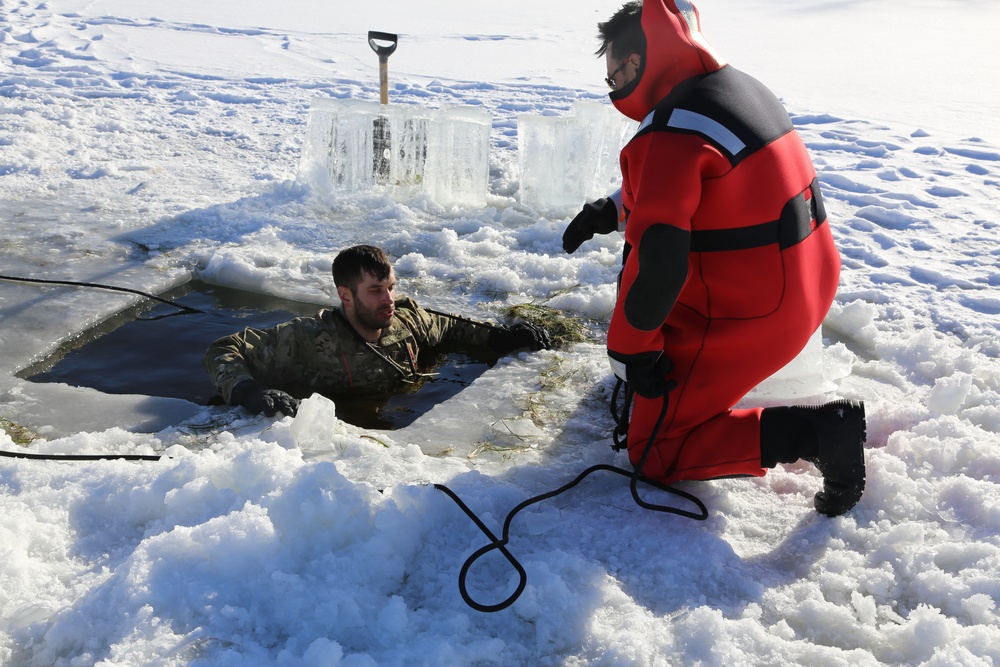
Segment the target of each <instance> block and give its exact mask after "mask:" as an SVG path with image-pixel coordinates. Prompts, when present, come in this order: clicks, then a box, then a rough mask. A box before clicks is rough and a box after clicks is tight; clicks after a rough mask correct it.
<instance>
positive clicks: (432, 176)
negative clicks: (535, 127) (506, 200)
mask: <svg viewBox="0 0 1000 667" xmlns="http://www.w3.org/2000/svg"><path fill="white" fill-rule="evenodd" d="M491 129H492V118H491V116H490V114H489V113H488V112H486V111H485V110H483V109H479V108H473V107H463V106H455V105H453V106H445V107H441V108H440V109H426V108H423V107H415V106H402V105H382V104H379V103H377V102H370V101H362V100H335V99H330V98H314V99H313V101H312V105H311V108H310V110H309V122H308V126H307V128H306V140H305V143H304V145H303V147H302V159H301V162H300V164H299V175H298V180H299V181H300V182H303V183H305V184H307V185H308V186H309V187H311V188H312V190H313V191H314V192H315V193H317V194H319V195H321V196H329V195H338V194H348V193H352V192H358V191H365V190H370V189H373V188H378V187H382V188H386V189H387V191H388V192H390V193H391V194H392V196H396V197H399V198H402V197H410V196H413V195H416V194H418V193H421V192H423V193H426V194H428V195H429V196H430V197H431V198H432V199H433V200H434V201H436V202H437V203H439V204H442V205H465V206H481V205H484V204H485V202H486V194H487V182H488V177H489V137H490V131H491Z"/></svg>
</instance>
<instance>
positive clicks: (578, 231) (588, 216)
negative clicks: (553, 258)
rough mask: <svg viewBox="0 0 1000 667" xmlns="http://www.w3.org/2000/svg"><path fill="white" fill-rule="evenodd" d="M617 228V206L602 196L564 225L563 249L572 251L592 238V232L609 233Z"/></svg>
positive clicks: (586, 205) (584, 207) (584, 206)
mask: <svg viewBox="0 0 1000 667" xmlns="http://www.w3.org/2000/svg"><path fill="white" fill-rule="evenodd" d="M617 229H618V207H617V206H615V203H614V202H613V201H611V200H610V199H608V198H607V197H604V198H602V199H598V200H597V201H595V202H591V203H590V204H584V205H583V210H582V211H580V212H579V213H577V214H576V217H575V218H573V222H571V223H569V224H568V225H566V231H565V232H563V250H565V251H566V252H568V253H572V252H574V251H575V250H576V249H577V248H579V247H580V244H581V243H583V242H584V241H589V240H590V239H592V238H594V234H610V233H611V232H613V231H616V230H617Z"/></svg>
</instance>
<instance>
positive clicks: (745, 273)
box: [563, 0, 865, 516]
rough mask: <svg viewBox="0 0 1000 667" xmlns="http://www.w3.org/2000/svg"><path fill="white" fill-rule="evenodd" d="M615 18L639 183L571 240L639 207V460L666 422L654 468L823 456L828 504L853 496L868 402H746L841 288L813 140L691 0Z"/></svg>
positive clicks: (702, 470) (612, 71) (626, 308)
mask: <svg viewBox="0 0 1000 667" xmlns="http://www.w3.org/2000/svg"><path fill="white" fill-rule="evenodd" d="M598 30H599V37H600V39H601V40H602V42H601V46H600V49H599V50H598V52H597V53H598V55H603V56H604V58H605V63H606V66H607V75H608V76H607V83H608V85H609V86H610V87H611V94H610V97H611V101H612V103H613V104H614V105H615V107H617V108H618V110H619V111H621V112H622V113H623V114H625V115H626V116H628V117H629V118H632V119H633V120H636V121H639V122H640V125H639V130H638V132H637V133H636V135H635V136H634V137H633V138H632V139H631V140H630V141H629V143H628V144H627V145H626V146H625V148H624V149H623V150H622V153H621V158H620V161H621V171H622V188H621V191H620V192H619V193H616V196H614V197H610V198H608V199H604V200H599V201H597V202H594V203H592V204H588V205H586V206H585V207H584V209H583V211H581V213H580V214H579V215H578V216H577V217H576V218H575V219H574V220H573V221H572V222H571V223H570V224H569V226H568V227H567V229H566V232H565V235H564V237H563V246H564V249H565V250H566V251H567V252H573V251H575V250H576V249H577V248H578V247H579V246H580V244H581V243H583V242H585V241H586V240H588V239H590V238H592V237H593V235H594V234H595V233H602V234H604V233H609V232H611V231H614V230H616V229H618V227H619V219H620V218H621V219H623V220H624V221H625V226H624V231H625V242H626V243H625V249H624V257H623V263H622V271H621V274H620V277H619V286H618V298H617V302H616V304H615V309H614V313H613V315H612V317H611V324H610V328H609V330H608V354H609V355H610V358H611V365H612V367H613V368H614V371H615V374H616V375H617V376H618V377H619V378H621V379H622V380H624V381H626V382H627V383H628V387H629V388H630V389H631V390H632V391H633V392H634V394H635V402H634V406H633V409H632V414H631V418H630V420H629V424H628V435H627V444H628V451H629V457H630V459H631V460H632V462H633V464H636V465H638V462H639V460H640V457H641V456H642V453H643V451H644V450H645V448H646V445H647V442H648V441H649V439H650V437H651V435H652V436H653V441H652V445H651V451H650V452H649V455H648V458H647V459H646V461H645V463H644V464H643V469H642V471H641V472H642V473H643V474H645V475H646V476H648V477H651V478H654V479H658V480H661V481H663V482H666V483H671V482H675V481H678V480H705V479H713V478H721V477H733V476H761V475H764V474H765V473H766V472H767V471H766V469H767V468H772V467H774V466H775V465H777V464H778V463H790V462H794V461H797V460H799V459H805V460H807V461H811V462H813V463H814V464H816V466H817V467H818V468H819V470H820V471H821V472H822V474H823V489H822V490H821V491H820V492H818V493H817V494H816V496H815V499H814V504H815V507H816V509H817V511H819V512H821V513H823V514H826V515H829V516H836V515H838V514H842V513H844V512H846V511H848V510H849V509H851V508H852V507H853V506H854V505H855V504H856V503H857V502H858V501H859V500H860V498H861V494H862V491H863V490H864V485H865V463H864V441H865V413H864V406H863V405H862V404H861V403H860V402H854V401H836V402H833V403H828V404H826V405H821V406H789V407H774V408H766V409H761V408H750V409H739V410H733V409H731V408H732V406H733V405H735V404H736V403H737V402H738V401H739V400H740V399H741V398H742V397H743V396H744V395H745V394H746V393H747V392H748V391H750V390H751V389H752V388H753V387H754V386H756V385H757V384H758V383H760V382H761V381H762V380H764V379H765V378H767V377H768V376H770V375H771V374H773V373H774V372H775V371H777V370H779V369H780V368H781V367H782V366H784V365H785V364H786V363H788V362H789V361H791V360H792V359H793V358H794V357H795V356H796V355H797V354H798V353H799V352H800V351H801V350H802V348H803V347H804V346H805V344H806V342H807V341H808V340H809V338H810V336H811V335H812V334H813V332H815V331H816V329H817V328H818V327H819V326H820V324H821V323H822V321H823V318H824V316H825V315H826V313H827V312H828V310H829V308H830V305H831V303H832V302H833V298H834V295H835V292H836V290H837V283H838V279H839V273H840V258H839V255H838V253H837V249H836V248H835V247H834V243H833V238H832V236H831V233H830V225H829V224H828V222H827V219H826V212H825V211H824V208H823V200H822V196H821V194H820V189H819V183H818V181H817V180H816V172H815V169H814V167H813V165H812V162H811V160H810V158H809V155H808V153H807V151H806V148H805V146H804V145H803V143H802V141H801V139H800V138H799V136H798V134H797V133H796V132H795V130H794V129H793V127H792V123H791V121H790V119H789V117H788V114H787V113H786V112H785V110H784V108H783V107H782V105H781V103H780V102H779V101H778V100H777V98H776V97H775V96H774V95H773V94H772V93H771V92H770V91H769V90H768V89H767V88H765V87H764V86H763V85H762V84H761V83H759V82H758V81H756V80H755V79H753V78H752V77H750V76H748V75H746V74H744V73H743V72H740V71H739V70H737V69H735V68H734V67H732V66H730V65H727V64H726V63H725V62H724V61H723V60H722V58H721V57H720V56H719V55H718V54H717V53H716V52H715V51H714V49H713V48H712V47H711V46H710V45H709V44H708V42H707V41H706V40H705V38H704V36H703V35H702V33H701V28H700V22H699V17H698V13H697V10H696V9H695V8H694V7H693V6H692V5H691V3H690V2H687V1H686V0H646V1H645V2H643V3H640V2H629V3H627V4H626V5H624V6H623V7H622V8H621V9H620V10H619V11H618V12H617V13H615V15H614V16H612V17H611V19H610V20H608V21H607V22H605V23H600V24H598ZM664 406H666V413H665V417H664V419H663V422H662V425H661V426H660V428H659V430H657V431H656V433H655V434H654V433H653V431H654V428H655V426H656V423H657V421H658V420H659V417H660V415H661V411H662V410H663V409H664Z"/></svg>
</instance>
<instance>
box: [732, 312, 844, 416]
mask: <svg viewBox="0 0 1000 667" xmlns="http://www.w3.org/2000/svg"><path fill="white" fill-rule="evenodd" d="M852 360H853V355H852V354H851V352H850V351H848V350H847V348H845V347H844V346H843V345H840V344H838V345H834V346H832V347H824V346H823V337H822V334H821V329H817V330H816V332H815V333H813V335H812V336H811V337H810V338H809V341H808V342H807V343H806V346H805V347H804V348H803V349H802V351H801V352H799V354H798V355H797V356H796V357H795V358H794V359H792V360H791V361H790V362H788V363H787V364H785V366H784V367H783V368H782V369H781V370H779V371H778V372H776V373H774V374H773V375H771V377H769V378H767V379H766V380H764V381H763V382H761V383H760V384H759V385H757V386H756V387H754V388H753V389H752V390H751V391H750V393H748V394H747V395H746V398H744V401H761V400H764V401H771V400H780V401H783V402H784V401H794V400H802V399H809V398H815V397H819V396H823V395H825V394H828V393H830V392H832V391H835V390H836V389H837V384H836V382H837V380H840V379H841V378H844V377H846V376H847V375H849V374H850V372H851V362H852Z"/></svg>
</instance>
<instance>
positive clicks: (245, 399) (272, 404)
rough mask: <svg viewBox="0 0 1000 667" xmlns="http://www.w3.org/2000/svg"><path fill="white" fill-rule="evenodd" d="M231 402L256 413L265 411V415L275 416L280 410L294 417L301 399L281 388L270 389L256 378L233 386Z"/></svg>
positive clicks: (230, 396) (230, 395)
mask: <svg viewBox="0 0 1000 667" xmlns="http://www.w3.org/2000/svg"><path fill="white" fill-rule="evenodd" d="M229 402H230V404H232V405H241V406H243V407H244V408H246V409H247V410H249V411H250V412H252V413H254V414H255V415H256V414H260V413H261V412H263V413H264V416H265V417H273V416H274V415H275V414H277V413H279V412H280V413H282V414H284V415H288V416H289V417H294V416H295V414H296V413H297V412H298V411H299V399H297V398H294V397H293V396H291V395H289V394H287V393H285V392H283V391H281V390H280V389H268V388H267V387H265V386H264V385H262V384H260V383H259V382H257V381H256V380H243V381H242V382H240V383H238V384H237V385H236V386H235V387H233V391H232V392H231V393H230V394H229Z"/></svg>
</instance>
